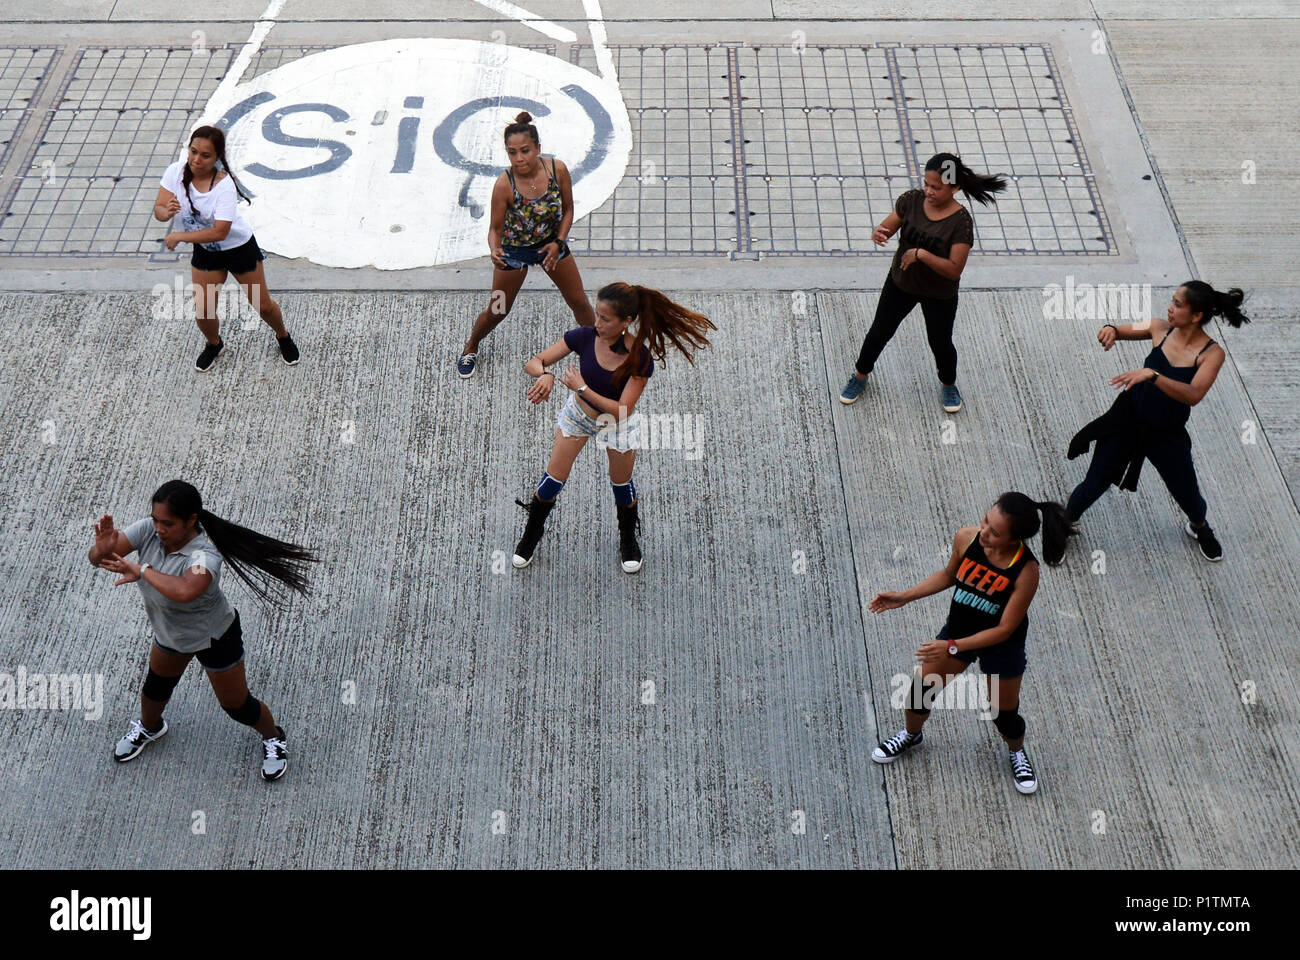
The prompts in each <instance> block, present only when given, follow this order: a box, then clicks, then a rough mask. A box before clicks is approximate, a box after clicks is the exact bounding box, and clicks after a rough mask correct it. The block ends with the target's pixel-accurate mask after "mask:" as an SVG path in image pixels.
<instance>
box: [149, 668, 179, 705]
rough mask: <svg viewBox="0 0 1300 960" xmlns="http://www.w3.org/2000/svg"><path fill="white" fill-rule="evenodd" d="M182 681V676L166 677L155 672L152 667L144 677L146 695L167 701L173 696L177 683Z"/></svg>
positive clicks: (161, 701)
mask: <svg viewBox="0 0 1300 960" xmlns="http://www.w3.org/2000/svg"><path fill="white" fill-rule="evenodd" d="M180 682H181V678H180V677H179V676H176V677H164V676H162V675H161V674H158V673H154V672H153V668H152V667H150V668H149V672H148V673H147V674H145V678H144V695H145V696H146V697H148V698H149V699H150V700H154V701H156V702H158V703H166V702H167V701H168V700H170V699H171V698H172V691H173V690H175V689H176V684H178V683H180Z"/></svg>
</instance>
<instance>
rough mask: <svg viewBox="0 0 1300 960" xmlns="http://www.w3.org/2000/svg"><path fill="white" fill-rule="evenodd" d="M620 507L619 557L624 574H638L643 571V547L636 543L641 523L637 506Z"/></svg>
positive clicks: (626, 505) (622, 505)
mask: <svg viewBox="0 0 1300 960" xmlns="http://www.w3.org/2000/svg"><path fill="white" fill-rule="evenodd" d="M617 506H618V555H619V560H620V561H622V564H623V572H624V573H636V572H637V571H638V570H640V569H641V545H640V544H639V543H637V542H636V534H637V531H638V530H640V529H641V521H640V519H639V518H638V517H637V514H636V508H637V506H638V505H637V504H635V503H632V504H622V503H620V504H617Z"/></svg>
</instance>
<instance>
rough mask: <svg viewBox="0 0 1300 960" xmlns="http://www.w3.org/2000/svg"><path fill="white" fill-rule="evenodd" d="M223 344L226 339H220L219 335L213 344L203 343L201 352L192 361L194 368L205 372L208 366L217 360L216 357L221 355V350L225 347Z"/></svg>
mask: <svg viewBox="0 0 1300 960" xmlns="http://www.w3.org/2000/svg"><path fill="white" fill-rule="evenodd" d="M225 346H226V341H224V340H222V339H221V338H220V337H218V338H217V342H216V344H215V345H214V344H211V343H205V344H204V345H203V352H202V353H200V354H199V358H198V359H197V360H195V361H194V369H195V370H197V371H198V372H199V373H206V372H207V370H208V368H209V367H211V366H212V365H213V364H214V363H216V362H217V357H219V356H221V351H222V350H223V349H225Z"/></svg>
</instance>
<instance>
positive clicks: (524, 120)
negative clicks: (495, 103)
mask: <svg viewBox="0 0 1300 960" xmlns="http://www.w3.org/2000/svg"><path fill="white" fill-rule="evenodd" d="M516 133H526V134H528V135H529V136H530V137H532V138H533V143H535V144H536V145H537V146H539V147H540V146H541V145H542V141H541V140H539V139H538V138H537V128H536V127H535V126H533V115H532V114H531V113H529V112H528V111H527V110H524V111H523V112H522V113H520V114H519V116H517V117H515V122H514V123H507V124H506V135H505V139H506V140H509V139H510V138H511V137H513V136H514V135H515V134H516Z"/></svg>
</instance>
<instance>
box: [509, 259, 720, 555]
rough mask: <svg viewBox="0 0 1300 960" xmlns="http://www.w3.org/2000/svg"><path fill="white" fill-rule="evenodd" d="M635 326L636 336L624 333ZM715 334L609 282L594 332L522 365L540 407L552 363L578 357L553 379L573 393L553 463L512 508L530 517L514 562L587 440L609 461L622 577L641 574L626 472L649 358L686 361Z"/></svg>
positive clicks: (658, 296)
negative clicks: (670, 351) (669, 352)
mask: <svg viewBox="0 0 1300 960" xmlns="http://www.w3.org/2000/svg"><path fill="white" fill-rule="evenodd" d="M633 323H635V324H636V332H635V334H633V333H630V332H629V331H628V328H629V327H630V326H632V324H633ZM715 329H717V328H716V327H715V326H714V325H713V322H712V321H711V320H709V318H708V317H705V316H703V315H701V314H698V313H695V312H694V311H693V310H688V309H687V308H686V307H683V306H682V305H681V304H678V303H674V302H673V301H671V300H669V299H668V298H667V297H665V296H664V295H663V294H662V293H660V292H659V291H658V290H651V289H649V288H648V287H638V286H634V285H632V284H628V283H611V284H608V285H606V286H604V287H601V289H600V292H599V293H597V295H596V325H595V327H594V328H589V327H578V328H577V329H576V330H570V331H568V332H567V333H566V334H565V335H564V337H563V338H562V339H560V340H557V341H556V342H555V343H553V344H551V346H549V347H547V348H546V349H545V350H543V351H542V352H541V353H539V354H537V356H535V357H533V358H532V359H531V360H529V361H528V362H527V363H526V364H524V372H526V373H527V374H528V375H529V376H530V377H535V378H536V380H535V382H534V383H533V385H532V387H531V388H530V389H529V391H528V399H529V400H530V401H532V402H533V403H541V402H542V401H544V400H546V399H547V398H548V397H549V396H550V395H551V388H552V387H553V386H555V380H556V376H555V374H554V373H553V372H552V371H551V369H550V367H551V365H552V364H554V363H556V362H558V361H559V360H561V359H562V358H563V357H565V356H566V355H568V354H570V353H576V354H578V361H579V362H578V366H576V367H570V368H569V369H568V370H566V371H565V372H564V374H563V375H562V376H561V377H560V378H559V379H560V381H561V382H562V383H563V384H564V385H565V386H566V387H568V388H569V390H570V391H571V392H570V394H569V397H568V400H567V402H566V403H565V405H564V407H563V409H561V411H560V415H559V418H558V419H557V420H556V424H555V440H554V442H553V443H552V444H551V459H550V462H548V463H547V465H546V472H545V473H543V474H542V479H541V482H540V483H539V484H538V485H537V493H536V494H535V495H534V496H533V499H532V502H531V503H528V504H525V503H523V502H522V501H516V502H517V503H518V504H519V505H520V506H521V507H524V508H525V509H526V510H527V511H528V523H527V525H526V526H525V527H524V535H523V537H522V538H521V539H520V541H519V544H518V546H516V547H515V554H514V558H513V561H512V562H513V563H514V565H515V566H516V567H526V566H528V564H530V563H531V562H532V560H533V551H534V550H535V549H536V548H537V543H538V541H540V540H541V539H542V533H543V532H544V529H543V525H544V524H545V522H546V518H547V516H548V515H549V514H550V512H551V509H552V508H553V507H554V506H555V498H556V497H558V496H559V494H560V490H561V489H562V488H563V487H564V483H565V481H566V480H568V479H569V471H570V470H571V469H572V468H573V461H574V460H575V459H576V458H577V456H578V453H579V451H581V450H582V448H583V446H584V445H585V444H586V442H587V441H588V440H589V439H591V438H592V437H595V438H596V442H597V443H598V444H599V445H600V446H602V447H604V448H605V452H606V453H607V454H608V455H609V482H610V485H611V486H612V487H613V489H614V503H615V505H616V507H617V509H618V532H619V554H620V557H621V560H622V565H623V572H624V573H636V572H637V571H638V570H640V569H641V547H640V545H639V544H638V543H637V539H636V532H637V530H638V528H639V526H640V521H639V519H638V516H637V495H636V486H635V485H634V484H633V483H632V467H633V464H634V463H635V461H636V451H637V450H638V449H639V448H640V447H641V436H640V420H641V415H640V414H634V413H633V411H634V410H635V408H636V405H637V402H638V401H639V400H640V399H641V394H642V392H643V391H644V390H645V388H646V385H647V384H648V383H649V382H650V375H651V374H652V373H653V372H654V359H652V357H657V358H658V359H659V361H660V362H663V358H664V353H665V352H666V349H667V345H668V343H671V344H672V345H673V346H675V347H676V348H677V349H678V350H679V351H681V354H682V356H684V357H685V358H686V359H687V361H688V362H690V363H692V364H693V363H694V362H695V360H694V353H695V351H697V350H699V349H700V348H701V347H707V346H708V345H709V340H708V337H707V336H706V335H705V331H706V330H715Z"/></svg>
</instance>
